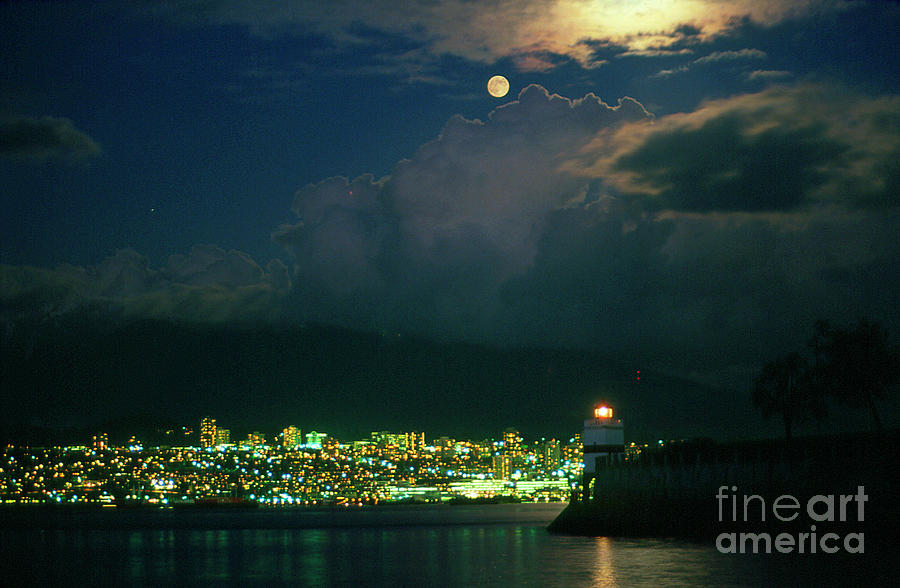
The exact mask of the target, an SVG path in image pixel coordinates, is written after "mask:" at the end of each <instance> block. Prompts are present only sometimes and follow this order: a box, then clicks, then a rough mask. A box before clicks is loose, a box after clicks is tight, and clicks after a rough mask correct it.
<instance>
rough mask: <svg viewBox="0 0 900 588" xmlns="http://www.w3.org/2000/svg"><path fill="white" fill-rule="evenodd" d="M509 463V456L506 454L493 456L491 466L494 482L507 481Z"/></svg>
mask: <svg viewBox="0 0 900 588" xmlns="http://www.w3.org/2000/svg"><path fill="white" fill-rule="evenodd" d="M509 461H510V460H509V455H507V454H506V453H498V454H496V455H494V458H493V466H494V479H495V480H509V475H510V471H509V470H510V467H509V465H510V463H509Z"/></svg>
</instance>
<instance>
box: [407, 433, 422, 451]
mask: <svg viewBox="0 0 900 588" xmlns="http://www.w3.org/2000/svg"><path fill="white" fill-rule="evenodd" d="M403 444H404V446H405V447H406V450H407V451H422V450H423V449H425V432H424V431H420V432H418V433H416V432H414V431H411V432H409V433H406V435H405V439H404V443H403Z"/></svg>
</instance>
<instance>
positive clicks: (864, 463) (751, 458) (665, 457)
mask: <svg viewBox="0 0 900 588" xmlns="http://www.w3.org/2000/svg"><path fill="white" fill-rule="evenodd" d="M898 442H900V432H898V431H891V432H886V433H880V434H849V435H829V436H815V437H801V438H796V439H793V440H792V442H791V443H790V444H789V445H788V444H786V443H785V441H784V440H783V439H782V440H760V441H744V442H728V443H720V442H714V441H711V440H693V441H684V442H680V443H671V444H669V445H668V446H667V447H665V448H661V449H658V450H652V451H644V452H642V453H641V454H640V455H639V456H637V457H636V458H634V459H630V460H628V461H616V460H612V461H609V462H606V463H604V462H602V461H601V462H600V463H598V464H597V472H596V474H595V475H592V476H586V477H585V479H584V480H583V483H582V487H581V488H580V489H579V491H577V492H576V493H575V494H574V495H573V497H572V501H571V502H570V503H569V506H568V507H566V509H565V510H563V512H562V513H560V515H559V516H558V517H557V518H556V519H555V520H554V521H553V522H552V523H551V524H550V526H549V527H548V529H549V530H550V531H551V532H555V533H566V534H576V535H591V536H601V535H602V536H625V537H684V538H690V539H706V538H714V537H717V536H719V535H720V534H721V533H723V532H731V531H733V532H737V531H766V530H772V531H778V532H780V531H791V532H794V531H808V530H809V529H808V528H809V526H810V522H811V519H810V517H809V515H808V513H807V512H806V507H807V502H808V500H809V499H811V498H812V497H815V496H824V497H826V501H825V502H823V503H822V504H821V505H819V504H816V505H814V507H813V508H814V515H815V516H820V513H825V514H828V508H829V504H830V503H829V501H828V499H827V497H829V496H830V497H832V498H831V501H830V502H831V503H833V504H832V507H833V509H834V519H835V520H831V521H827V520H826V521H821V524H820V527H821V528H825V527H828V526H829V525H831V527H834V526H836V525H838V524H839V523H841V524H844V525H850V524H851V523H852V525H853V528H854V529H862V530H865V531H867V532H874V533H880V534H885V533H895V532H896V531H895V529H896V528H897V527H898V524H900V520H898V508H897V504H896V503H897V500H896V494H897V493H896V488H897V486H896V478H897V474H896V468H897V464H898V463H900V462H898V459H897V458H898ZM860 487H863V488H864V489H865V490H864V492H865V494H866V498H865V499H854V498H849V499H844V506H843V515H844V518H845V519H847V520H844V521H840V520H837V519H838V518H839V517H840V515H841V511H840V509H841V497H842V496H854V495H856V494H857V493H858V492H859V488H860ZM782 496H785V497H794V498H796V502H797V503H798V507H797V508H795V509H790V508H783V509H782V510H776V511H775V512H773V511H772V507H773V505H774V506H776V508H778V507H779V505H782V506H784V505H790V504H792V502H791V501H789V500H788V498H783V499H781V502H778V503H777V504H776V501H778V500H779V497H782ZM748 497H749V498H748ZM859 502H863V503H864V504H863V511H858V509H857V506H858V503H859ZM801 503H802V504H801ZM816 509H817V510H816ZM792 513H796V514H797V516H796V517H793V519H792V520H783V519H786V518H789V515H790V514H792ZM860 514H862V515H863V520H856V519H857V518H858V517H859V515H860ZM851 517H853V518H852V520H850V518H851ZM812 522H820V521H817V520H815V519H813V520H812ZM822 525H824V527H822ZM831 527H829V528H831Z"/></svg>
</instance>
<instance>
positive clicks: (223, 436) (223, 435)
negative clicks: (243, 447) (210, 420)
mask: <svg viewBox="0 0 900 588" xmlns="http://www.w3.org/2000/svg"><path fill="white" fill-rule="evenodd" d="M229 443H231V429H226V428H224V427H216V445H228V444H229Z"/></svg>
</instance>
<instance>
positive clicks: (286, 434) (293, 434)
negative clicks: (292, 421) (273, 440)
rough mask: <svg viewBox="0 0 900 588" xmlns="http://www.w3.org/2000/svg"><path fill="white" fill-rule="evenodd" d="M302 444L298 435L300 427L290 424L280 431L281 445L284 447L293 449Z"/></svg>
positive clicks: (301, 439) (301, 438)
mask: <svg viewBox="0 0 900 588" xmlns="http://www.w3.org/2000/svg"><path fill="white" fill-rule="evenodd" d="M302 444H303V437H302V436H301V435H300V428H299V427H295V426H294V425H290V426H289V427H287V428H286V429H284V430H283V431H281V445H282V446H283V447H284V448H285V449H293V448H294V447H296V446H298V445H302Z"/></svg>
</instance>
